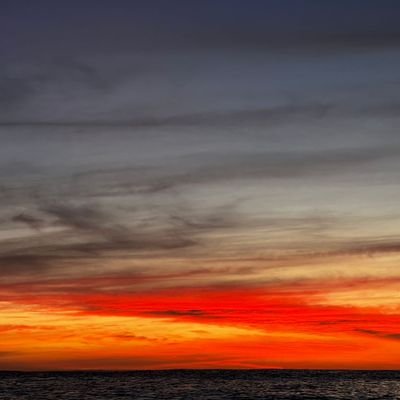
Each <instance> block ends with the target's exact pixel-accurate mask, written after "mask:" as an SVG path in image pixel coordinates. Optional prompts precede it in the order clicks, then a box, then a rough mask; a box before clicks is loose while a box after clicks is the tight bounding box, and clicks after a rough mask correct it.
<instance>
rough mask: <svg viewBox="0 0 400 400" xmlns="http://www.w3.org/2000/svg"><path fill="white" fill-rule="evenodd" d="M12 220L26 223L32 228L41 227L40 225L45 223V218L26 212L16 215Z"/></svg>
mask: <svg viewBox="0 0 400 400" xmlns="http://www.w3.org/2000/svg"><path fill="white" fill-rule="evenodd" d="M11 220H12V221H13V222H20V223H23V224H26V225H28V226H29V227H30V228H32V229H40V227H41V226H42V225H43V220H41V219H40V218H36V217H34V216H32V215H29V214H25V213H22V214H18V215H14V216H13V217H12V218H11Z"/></svg>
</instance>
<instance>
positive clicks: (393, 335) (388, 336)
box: [355, 329, 400, 340]
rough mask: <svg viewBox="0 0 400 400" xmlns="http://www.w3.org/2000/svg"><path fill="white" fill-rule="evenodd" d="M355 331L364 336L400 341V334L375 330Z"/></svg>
mask: <svg viewBox="0 0 400 400" xmlns="http://www.w3.org/2000/svg"><path fill="white" fill-rule="evenodd" d="M355 331H356V332H358V333H362V334H364V335H369V336H375V337H379V338H382V339H390V340H400V333H388V332H383V331H376V330H373V329H356V330H355Z"/></svg>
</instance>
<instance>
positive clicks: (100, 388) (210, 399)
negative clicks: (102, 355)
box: [0, 370, 400, 400]
mask: <svg viewBox="0 0 400 400" xmlns="http://www.w3.org/2000/svg"><path fill="white" fill-rule="evenodd" d="M0 399H1V400H14V399H15V400H17V399H18V400H24V399H35V400H64V399H65V400H90V399H96V400H108V399H110V400H111V399H113V400H114V399H121V400H122V399H137V400H152V399H157V400H161V399H167V400H178V399H182V400H184V399H185V400H203V399H204V400H206V399H207V400H219V399H232V400H239V399H249V400H250V399H273V400H280V399H282V400H283V399H320V400H323V399H358V400H361V399H374V400H377V399H400V371H325V370H324V371H310V370H307V371H305V370H173V371H133V372H0Z"/></svg>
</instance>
